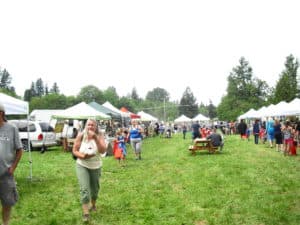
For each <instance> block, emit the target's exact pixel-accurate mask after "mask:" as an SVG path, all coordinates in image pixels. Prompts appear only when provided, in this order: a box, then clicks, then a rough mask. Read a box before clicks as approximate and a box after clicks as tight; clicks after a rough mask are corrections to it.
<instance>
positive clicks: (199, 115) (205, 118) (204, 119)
mask: <svg viewBox="0 0 300 225" xmlns="http://www.w3.org/2000/svg"><path fill="white" fill-rule="evenodd" d="M193 121H209V118H208V117H206V116H204V115H202V114H201V113H199V114H198V115H197V116H195V117H194V118H193Z"/></svg>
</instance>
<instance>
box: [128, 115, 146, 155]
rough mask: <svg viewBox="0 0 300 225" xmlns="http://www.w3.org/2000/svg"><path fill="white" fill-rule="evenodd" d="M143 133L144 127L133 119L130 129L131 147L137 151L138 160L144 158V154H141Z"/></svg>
mask: <svg viewBox="0 0 300 225" xmlns="http://www.w3.org/2000/svg"><path fill="white" fill-rule="evenodd" d="M142 133H143V129H142V127H141V126H140V125H139V124H138V121H136V120H132V121H131V127H130V130H129V139H130V144H131V147H132V149H133V151H134V153H135V159H136V160H141V159H142V156H141V151H142V138H143V136H142Z"/></svg>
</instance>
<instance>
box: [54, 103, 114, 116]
mask: <svg viewBox="0 0 300 225" xmlns="http://www.w3.org/2000/svg"><path fill="white" fill-rule="evenodd" d="M53 118H56V119H58V118H61V119H89V118H95V119H97V120H109V119H111V117H110V116H109V115H106V114H104V113H102V112H99V111H97V110H96V109H94V108H93V107H91V106H89V105H88V104H86V103H85V102H81V103H79V104H77V105H74V106H72V107H70V108H67V109H65V110H64V111H63V112H61V113H60V114H57V115H53Z"/></svg>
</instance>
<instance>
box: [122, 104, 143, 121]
mask: <svg viewBox="0 0 300 225" xmlns="http://www.w3.org/2000/svg"><path fill="white" fill-rule="evenodd" d="M120 111H122V112H124V113H128V114H129V115H130V118H131V119H140V118H141V116H140V115H138V114H135V113H132V112H130V111H128V109H126V108H125V107H122V108H121V109H120Z"/></svg>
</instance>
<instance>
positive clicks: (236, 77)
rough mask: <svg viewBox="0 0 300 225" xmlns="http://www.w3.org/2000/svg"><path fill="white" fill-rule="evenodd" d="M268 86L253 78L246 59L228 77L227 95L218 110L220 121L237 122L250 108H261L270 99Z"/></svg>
mask: <svg viewBox="0 0 300 225" xmlns="http://www.w3.org/2000/svg"><path fill="white" fill-rule="evenodd" d="M268 90H269V88H268V85H267V84H266V82H264V81H261V80H260V79H258V78H253V77H252V68H251V67H250V65H249V63H248V62H247V61H246V60H245V58H244V57H241V58H240V60H239V65H238V66H236V67H234V68H233V69H232V72H230V75H229V77H228V86H227V95H226V96H224V97H223V98H222V100H221V103H220V104H219V106H218V108H217V114H218V117H219V119H220V120H236V118H237V117H238V116H239V115H241V114H243V113H245V112H247V111H248V110H249V109H250V108H259V107H261V106H262V105H263V104H264V103H265V101H266V100H267V97H268V92H269V91H268Z"/></svg>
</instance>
